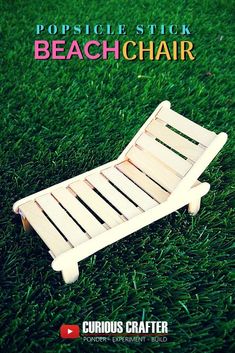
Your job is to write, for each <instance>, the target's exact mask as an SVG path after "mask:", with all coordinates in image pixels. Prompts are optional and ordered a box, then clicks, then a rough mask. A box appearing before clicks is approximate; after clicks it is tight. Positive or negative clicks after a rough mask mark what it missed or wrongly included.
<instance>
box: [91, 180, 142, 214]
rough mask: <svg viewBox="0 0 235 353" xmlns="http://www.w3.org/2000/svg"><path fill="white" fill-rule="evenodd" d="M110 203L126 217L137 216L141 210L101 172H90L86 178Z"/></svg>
mask: <svg viewBox="0 0 235 353" xmlns="http://www.w3.org/2000/svg"><path fill="white" fill-rule="evenodd" d="M86 179H87V180H88V181H89V183H91V184H92V185H93V186H94V187H95V188H96V189H97V190H98V191H99V192H100V193H101V194H102V195H103V196H104V197H105V198H106V199H107V200H108V201H109V202H111V204H113V205H114V207H116V208H117V209H118V210H119V211H120V212H121V213H122V214H123V216H125V217H126V218H127V219H130V218H132V217H134V216H137V215H138V214H140V213H141V211H140V210H139V209H138V208H137V207H136V206H135V205H134V204H133V203H132V202H130V201H129V200H128V199H127V198H126V197H125V196H123V195H122V194H121V193H120V192H119V191H118V190H117V189H115V188H114V187H113V186H112V185H111V184H110V183H109V182H108V180H107V179H106V178H105V177H104V176H102V175H101V174H92V175H90V176H88V177H87V178H86Z"/></svg>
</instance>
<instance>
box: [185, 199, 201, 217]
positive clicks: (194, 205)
mask: <svg viewBox="0 0 235 353" xmlns="http://www.w3.org/2000/svg"><path fill="white" fill-rule="evenodd" d="M200 206H201V197H200V198H199V199H196V200H193V201H192V202H190V203H189V205H188V212H189V213H190V214H191V215H192V216H195V215H196V214H197V213H198V211H199V210H200Z"/></svg>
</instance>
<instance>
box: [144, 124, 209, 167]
mask: <svg viewBox="0 0 235 353" xmlns="http://www.w3.org/2000/svg"><path fill="white" fill-rule="evenodd" d="M146 131H148V132H149V133H150V134H152V135H153V136H154V137H155V138H157V139H158V140H161V141H162V142H163V143H165V144H166V145H167V146H169V147H171V148H173V149H174V150H175V151H177V152H179V153H180V154H182V155H183V156H185V157H187V158H189V159H191V160H192V161H194V162H195V161H197V160H198V158H199V157H200V156H201V155H202V153H203V152H204V148H203V147H201V146H199V145H196V144H194V143H192V142H191V141H189V140H187V139H186V138H184V137H183V136H180V135H179V134H177V133H176V132H174V131H172V130H170V129H168V128H167V127H166V126H163V125H162V123H161V122H160V121H158V120H153V121H152V122H151V123H150V124H149V125H148V126H147V128H146Z"/></svg>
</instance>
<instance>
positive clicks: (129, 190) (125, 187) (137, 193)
mask: <svg viewBox="0 0 235 353" xmlns="http://www.w3.org/2000/svg"><path fill="white" fill-rule="evenodd" d="M102 174H104V175H105V176H106V177H107V178H108V179H109V180H110V181H111V182H112V183H113V184H114V185H116V186H117V187H118V188H119V189H120V190H121V191H122V192H123V193H124V194H126V195H127V196H128V197H129V198H130V199H131V200H133V201H134V202H135V203H136V204H137V205H138V206H140V207H141V208H142V209H143V210H144V211H146V210H148V209H149V208H152V207H154V206H156V205H157V203H156V201H154V200H153V199H152V198H151V197H150V196H149V195H148V194H146V193H145V192H144V191H143V190H141V189H140V188H139V187H138V186H136V185H135V184H134V183H133V182H132V181H131V180H129V179H128V178H127V177H126V176H125V175H124V174H122V173H121V172H120V171H119V170H118V169H117V168H115V167H111V168H108V169H105V170H104V171H102Z"/></svg>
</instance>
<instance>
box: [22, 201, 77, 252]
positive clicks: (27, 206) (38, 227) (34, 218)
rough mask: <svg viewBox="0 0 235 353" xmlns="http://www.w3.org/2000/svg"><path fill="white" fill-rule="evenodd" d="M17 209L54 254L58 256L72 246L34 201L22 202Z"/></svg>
mask: <svg viewBox="0 0 235 353" xmlns="http://www.w3.org/2000/svg"><path fill="white" fill-rule="evenodd" d="M19 210H20V212H22V213H23V215H24V216H25V217H26V218H27V220H28V222H29V223H30V225H31V226H32V227H33V229H34V230H35V231H36V232H37V233H38V234H39V236H40V238H41V239H42V240H43V241H44V243H45V244H46V245H47V247H48V248H49V249H50V250H51V251H52V254H53V255H54V256H58V255H60V254H62V253H63V252H65V251H67V250H69V249H71V247H72V246H71V245H70V244H69V243H68V242H67V241H66V240H65V239H64V238H63V237H62V235H61V234H60V233H59V232H58V230H57V229H56V228H55V227H54V226H53V224H52V223H51V222H50V221H49V220H48V218H47V217H46V216H45V215H44V214H43V212H42V210H41V208H40V207H39V206H38V205H37V204H36V203H35V202H34V201H29V202H26V203H24V204H23V205H21V206H20V207H19Z"/></svg>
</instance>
